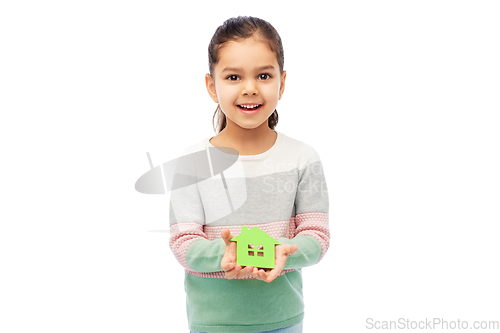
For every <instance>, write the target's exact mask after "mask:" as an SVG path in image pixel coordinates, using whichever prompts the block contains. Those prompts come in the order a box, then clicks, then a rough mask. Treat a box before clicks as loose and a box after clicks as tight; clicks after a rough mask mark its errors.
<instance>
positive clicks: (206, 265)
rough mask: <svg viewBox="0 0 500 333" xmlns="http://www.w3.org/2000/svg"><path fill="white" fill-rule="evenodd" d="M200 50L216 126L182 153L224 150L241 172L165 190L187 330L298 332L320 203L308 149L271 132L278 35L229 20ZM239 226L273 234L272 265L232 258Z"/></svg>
mask: <svg viewBox="0 0 500 333" xmlns="http://www.w3.org/2000/svg"><path fill="white" fill-rule="evenodd" d="M208 57H209V71H210V73H208V74H206V76H205V83H206V87H207V91H208V93H209V95H210V97H211V98H212V100H213V101H214V102H215V103H217V110H216V112H215V114H214V119H215V116H217V115H218V130H217V132H218V133H217V135H216V136H214V137H207V138H205V139H203V140H202V141H200V142H198V143H197V144H195V145H193V146H191V147H189V148H188V149H187V150H186V151H187V152H196V151H203V150H207V151H208V148H213V149H216V148H217V147H218V148H221V147H229V148H233V149H235V150H237V151H238V163H239V164H238V165H240V166H241V168H242V169H241V170H243V173H242V174H240V177H239V179H238V177H234V178H231V177H224V176H223V175H222V173H221V174H218V175H215V176H213V177H212V178H211V179H206V180H204V181H200V182H198V183H196V184H194V185H192V186H188V187H184V188H182V189H179V190H175V191H172V194H171V201H170V205H171V209H170V229H171V237H170V247H171V249H172V251H173V253H174V255H175V256H176V258H177V259H178V261H179V263H180V264H181V265H182V266H183V267H184V268H185V290H186V296H187V298H186V305H187V314H188V321H189V328H190V329H191V330H192V332H193V331H196V332H283V333H285V332H286V333H298V332H302V327H303V319H304V303H303V295H302V270H301V269H302V268H303V267H307V266H311V265H314V264H316V263H318V262H319V261H320V260H321V259H322V258H323V257H324V255H325V253H326V251H327V250H328V247H329V241H330V233H329V225H328V207H329V201H328V192H327V187H326V182H325V176H324V172H323V168H322V164H321V160H320V157H319V155H318V153H317V152H316V150H315V149H314V148H312V147H311V146H309V145H308V144H306V143H304V142H302V141H299V140H296V139H293V138H291V137H289V136H287V135H285V134H283V133H281V132H278V131H276V130H275V127H276V125H277V123H278V113H277V110H276V107H277V105H278V101H279V100H280V99H281V98H282V95H283V92H284V90H285V80H286V71H284V70H283V66H284V54H283V46H282V43H281V38H280V36H279V34H278V32H277V31H276V30H275V29H274V27H273V26H272V25H271V24H269V23H268V22H266V21H264V20H262V19H259V18H256V17H247V16H245V17H242V16H239V17H237V18H230V19H228V20H226V21H225V22H224V23H223V24H222V25H221V26H219V27H218V28H217V30H216V31H215V34H214V35H213V37H212V40H211V41H210V44H209V48H208ZM235 165H236V164H235ZM224 173H226V174H228V175H230V174H231V169H228V170H226V171H224ZM234 174H238V173H237V172H236V173H234ZM242 179H243V182H242ZM193 183H194V182H193ZM221 184H223V186H222V185H221ZM283 184H285V186H283ZM242 198H243V200H242ZM238 200H239V204H238V205H236V206H233V205H234V204H235V203H237V202H238ZM228 202H229V203H230V205H228ZM242 226H246V227H249V228H252V227H258V228H259V229H261V230H263V231H265V232H266V233H267V234H268V235H270V236H271V237H273V238H274V239H276V240H277V241H278V242H280V244H279V245H276V246H275V249H274V250H275V251H274V252H275V267H274V268H273V269H262V268H258V267H252V266H246V267H241V266H240V265H238V264H237V261H236V259H237V258H236V247H237V244H236V242H234V241H231V240H230V239H232V238H233V237H235V236H237V235H239V234H240V233H241V229H242ZM258 246H260V247H261V248H262V245H258ZM265 250H269V249H267V246H266V249H265ZM252 251H253V250H252Z"/></svg>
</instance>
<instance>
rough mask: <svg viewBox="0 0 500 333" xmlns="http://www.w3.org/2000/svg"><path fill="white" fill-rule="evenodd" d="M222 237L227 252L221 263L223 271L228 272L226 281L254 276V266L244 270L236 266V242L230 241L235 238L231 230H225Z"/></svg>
mask: <svg viewBox="0 0 500 333" xmlns="http://www.w3.org/2000/svg"><path fill="white" fill-rule="evenodd" d="M220 235H221V237H222V239H223V240H224V243H226V252H225V253H224V257H222V261H221V263H220V267H221V269H222V270H223V271H224V272H226V279H234V278H245V277H248V276H253V273H252V272H253V270H254V269H253V267H252V266H246V267H245V268H243V267H241V266H240V265H237V264H236V242H234V241H230V239H231V238H233V237H234V236H233V235H231V231H230V230H229V229H224V230H222V232H221V234H220Z"/></svg>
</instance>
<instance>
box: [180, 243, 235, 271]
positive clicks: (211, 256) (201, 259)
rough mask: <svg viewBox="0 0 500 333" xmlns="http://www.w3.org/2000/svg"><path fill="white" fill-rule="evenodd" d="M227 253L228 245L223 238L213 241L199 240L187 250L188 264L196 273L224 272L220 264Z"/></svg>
mask: <svg viewBox="0 0 500 333" xmlns="http://www.w3.org/2000/svg"><path fill="white" fill-rule="evenodd" d="M225 252H226V243H225V242H224V240H223V239H222V238H217V239H214V240H213V241H209V240H208V239H199V240H197V241H194V242H193V243H192V244H191V245H189V248H188V249H187V252H186V260H187V264H188V266H189V267H190V268H191V269H192V270H193V271H195V272H200V273H212V272H220V271H222V269H221V267H220V264H221V261H222V257H224V253H225Z"/></svg>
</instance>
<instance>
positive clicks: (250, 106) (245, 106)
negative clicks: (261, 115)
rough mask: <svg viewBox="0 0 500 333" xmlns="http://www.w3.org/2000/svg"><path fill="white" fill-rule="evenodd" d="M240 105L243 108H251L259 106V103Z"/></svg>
mask: <svg viewBox="0 0 500 333" xmlns="http://www.w3.org/2000/svg"><path fill="white" fill-rule="evenodd" d="M240 106H241V107H243V108H247V109H253V108H256V107H258V106H259V104H255V105H240Z"/></svg>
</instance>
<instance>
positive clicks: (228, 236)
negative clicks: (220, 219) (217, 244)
mask: <svg viewBox="0 0 500 333" xmlns="http://www.w3.org/2000/svg"><path fill="white" fill-rule="evenodd" d="M220 236H221V237H222V239H223V240H224V243H226V245H228V244H229V240H230V239H231V238H232V237H231V231H230V230H229V229H224V230H222V231H221V233H220Z"/></svg>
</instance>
